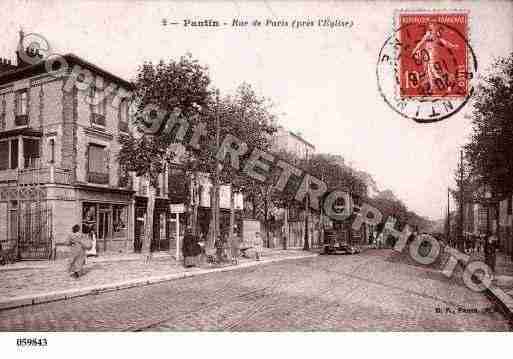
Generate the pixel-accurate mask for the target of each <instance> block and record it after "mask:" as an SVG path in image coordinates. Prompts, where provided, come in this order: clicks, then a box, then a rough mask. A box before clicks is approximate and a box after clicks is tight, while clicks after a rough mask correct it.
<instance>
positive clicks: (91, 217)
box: [82, 203, 97, 233]
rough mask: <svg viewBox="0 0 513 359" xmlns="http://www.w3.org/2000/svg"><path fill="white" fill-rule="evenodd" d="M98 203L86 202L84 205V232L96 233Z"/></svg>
mask: <svg viewBox="0 0 513 359" xmlns="http://www.w3.org/2000/svg"><path fill="white" fill-rule="evenodd" d="M96 224H97V223H96V204H94V203H84V205H83V207H82V232H91V231H93V232H95V233H96V229H97V228H96Z"/></svg>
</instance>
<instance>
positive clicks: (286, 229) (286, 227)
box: [283, 204, 289, 249]
mask: <svg viewBox="0 0 513 359" xmlns="http://www.w3.org/2000/svg"><path fill="white" fill-rule="evenodd" d="M283 227H284V228H283V249H287V242H288V240H289V205H288V204H287V205H286V206H285V213H284V215H283Z"/></svg>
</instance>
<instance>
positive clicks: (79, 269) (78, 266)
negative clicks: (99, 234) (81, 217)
mask: <svg viewBox="0 0 513 359" xmlns="http://www.w3.org/2000/svg"><path fill="white" fill-rule="evenodd" d="M71 231H72V233H71V234H70V235H69V236H68V238H67V240H66V242H67V244H68V245H69V246H70V247H71V259H70V262H69V267H68V270H69V272H70V274H71V276H72V277H73V278H75V279H78V278H79V277H80V276H81V275H82V274H83V268H84V265H85V261H86V250H89V249H91V247H92V243H91V241H90V240H89V238H88V235H87V234H84V233H80V226H79V225H78V224H75V225H74V226H73V227H72V228H71Z"/></svg>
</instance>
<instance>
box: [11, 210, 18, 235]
mask: <svg viewBox="0 0 513 359" xmlns="http://www.w3.org/2000/svg"><path fill="white" fill-rule="evenodd" d="M9 237H10V238H9V239H17V238H18V201H10V202H9Z"/></svg>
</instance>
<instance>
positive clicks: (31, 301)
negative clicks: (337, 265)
mask: <svg viewBox="0 0 513 359" xmlns="http://www.w3.org/2000/svg"><path fill="white" fill-rule="evenodd" d="M317 256H318V254H309V255H301V256H292V257H285V258H271V259H267V260H262V261H255V262H246V263H241V264H239V265H237V266H227V267H221V268H211V269H199V270H197V271H191V272H182V273H174V274H168V275H163V276H157V277H146V278H141V279H133V280H129V281H123V282H115V283H109V284H104V285H99V286H93V287H85V288H80V289H70V290H63V291H58V292H52V293H44V294H40V295H37V294H36V295H34V294H32V295H26V296H20V297H14V298H12V299H8V300H2V301H0V311H4V310H8V309H14V308H20V307H26V306H30V305H36V304H43V303H50V302H57V301H62V300H67V299H72V298H77V297H84V296H87V295H96V294H100V293H106V292H113V291H116V290H123V289H129V288H135V287H144V286H147V285H151V284H157V283H162V282H168V281H173V280H177V279H184V278H190V277H196V276H199V275H204V274H210V273H217V272H228V271H233V270H237V269H240V268H249V267H255V266H259V265H263V264H268V263H274V262H281V261H286V260H296V259H303V258H313V257H317Z"/></svg>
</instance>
